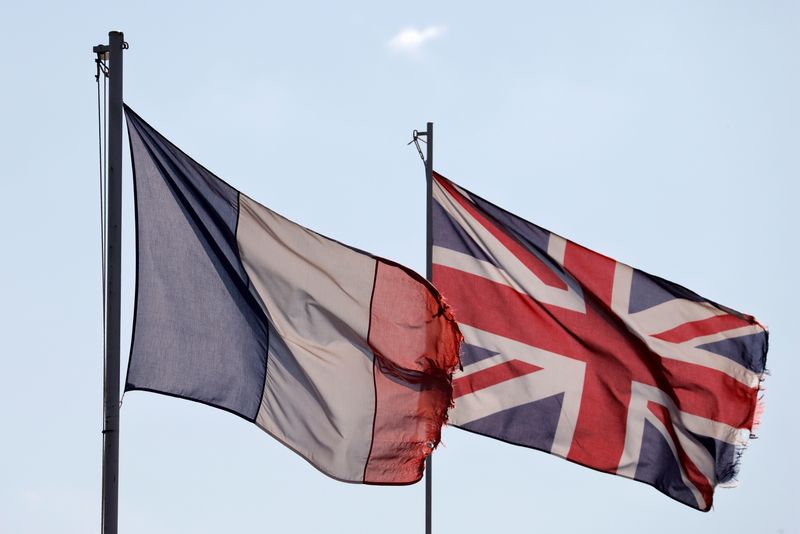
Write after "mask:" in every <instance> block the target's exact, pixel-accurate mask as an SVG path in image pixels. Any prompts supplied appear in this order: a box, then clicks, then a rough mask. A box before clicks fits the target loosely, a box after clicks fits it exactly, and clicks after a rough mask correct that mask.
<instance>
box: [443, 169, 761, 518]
mask: <svg viewBox="0 0 800 534" xmlns="http://www.w3.org/2000/svg"><path fill="white" fill-rule="evenodd" d="M433 198H434V204H433V251H432V253H433V254H432V257H433V282H434V284H435V285H436V286H437V287H438V288H439V289H440V290H441V291H442V293H443V294H444V296H445V297H446V298H447V299H448V302H449V304H450V305H451V306H452V308H453V311H454V313H455V316H456V319H457V320H458V322H459V326H460V328H461V331H462V333H463V334H464V345H463V349H462V362H463V371H460V372H458V373H457V374H456V375H455V377H454V382H453V387H454V398H455V407H454V408H453V409H452V410H451V414H450V422H451V424H453V425H455V426H458V427H460V428H463V429H466V430H470V431H472V432H476V433H478V434H483V435H486V436H490V437H493V438H496V439H500V440H503V441H506V442H509V443H513V444H517V445H522V446H526V447H531V448H534V449H539V450H542V451H546V452H550V453H552V454H555V455H558V456H561V457H563V458H566V459H568V460H571V461H573V462H576V463H579V464H582V465H585V466H588V467H591V468H594V469H597V470H600V471H604V472H608V473H612V474H617V475H621V476H624V477H628V478H631V479H634V480H638V481H641V482H645V483H647V484H650V485H651V486H653V487H655V488H657V489H658V490H659V491H661V492H663V493H665V494H666V495H668V496H670V497H672V498H673V499H676V500H677V501H679V502H681V503H684V504H686V505H688V506H691V507H693V508H696V509H698V510H703V511H707V510H709V509H710V508H711V505H712V500H713V493H714V488H715V487H716V486H717V485H720V484H726V483H731V482H733V481H734V479H735V476H736V471H737V468H738V462H739V457H740V453H741V450H742V448H743V447H744V446H746V444H747V442H748V440H749V438H750V436H751V433H752V431H753V427H754V425H755V423H756V419H757V412H758V409H759V407H758V399H759V391H760V386H761V381H762V380H763V376H764V372H765V364H766V357H767V332H766V329H765V328H764V327H763V326H761V325H760V324H759V323H758V321H756V320H755V318H753V317H751V316H749V315H745V314H742V313H739V312H737V311H734V310H732V309H730V308H727V307H725V306H721V305H719V304H716V303H714V302H711V301H709V300H707V299H704V298H703V297H700V296H699V295H697V294H696V293H694V292H692V291H690V290H688V289H686V288H684V287H681V286H679V285H677V284H674V283H671V282H668V281H666V280H663V279H661V278H658V277H656V276H652V275H649V274H647V273H645V272H643V271H640V270H638V269H634V268H632V267H629V266H627V265H625V264H623V263H620V262H617V261H615V260H613V259H611V258H608V257H606V256H603V255H602V254H598V253H597V252H593V251H591V250H588V249H586V248H585V247H582V246H580V245H578V244H575V243H573V242H571V241H568V240H566V239H564V238H562V237H560V236H558V235H556V234H554V233H552V232H549V231H547V230H545V229H543V228H540V227H538V226H536V225H534V224H532V223H530V222H527V221H525V220H523V219H521V218H519V217H517V216H515V215H513V214H511V213H508V212H506V211H504V210H502V209H501V208H498V207H497V206H495V205H493V204H491V203H489V202H487V201H485V200H483V199H482V198H480V197H478V196H476V195H474V194H472V193H470V192H469V191H466V190H465V189H463V188H461V187H459V186H457V185H456V184H454V183H453V182H451V181H449V180H447V179H446V178H444V177H443V176H441V175H438V174H436V173H434V183H433Z"/></svg>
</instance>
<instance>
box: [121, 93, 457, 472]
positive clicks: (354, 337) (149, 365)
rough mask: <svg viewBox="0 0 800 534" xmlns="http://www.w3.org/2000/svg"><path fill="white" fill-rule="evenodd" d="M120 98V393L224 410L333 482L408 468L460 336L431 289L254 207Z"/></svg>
mask: <svg viewBox="0 0 800 534" xmlns="http://www.w3.org/2000/svg"><path fill="white" fill-rule="evenodd" d="M125 111H126V115H127V122H128V134H129V140H130V147H131V153H132V160H133V166H134V191H135V199H136V252H137V253H136V277H137V280H136V299H135V316H134V330H133V339H132V342H131V353H130V359H129V364H128V373H127V379H126V384H125V391H132V390H144V391H152V392H156V393H162V394H165V395H171V396H174V397H179V398H183V399H188V400H192V401H197V402H201V403H204V404H208V405H210V406H214V407H216V408H220V409H223V410H227V411H229V412H232V413H234V414H236V415H239V416H241V417H243V418H244V419H246V420H248V421H250V422H252V423H254V424H256V425H257V426H258V427H260V428H261V429H263V430H264V431H266V432H267V433H269V434H270V435H272V436H273V437H274V438H276V439H277V440H279V441H281V442H282V443H284V444H285V445H286V446H288V447H289V448H291V449H292V450H294V451H295V452H297V453H298V454H299V455H300V456H302V457H303V458H305V459H306V460H307V461H308V462H310V463H311V464H312V465H313V466H314V467H316V468H317V469H319V470H320V471H322V472H323V473H325V474H326V475H328V476H330V477H333V478H335V479H338V480H342V481H346V482H358V483H367V484H409V483H413V482H416V481H418V480H419V479H420V478H421V476H422V472H423V466H424V460H425V458H426V457H427V456H428V455H429V454H430V453H431V452H432V451H433V449H434V448H435V447H436V445H437V444H438V443H439V439H440V433H441V426H442V424H443V423H444V422H445V420H446V416H447V415H446V414H447V409H448V408H449V406H450V404H451V401H452V385H451V384H452V383H451V375H452V372H453V370H454V369H455V368H456V366H457V365H458V353H459V344H460V341H461V334H460V332H459V330H458V327H457V325H456V323H455V322H454V321H453V318H452V315H451V314H450V312H449V310H448V308H447V306H446V305H445V304H444V302H443V300H442V298H441V296H440V295H439V293H438V292H437V291H436V290H435V289H434V288H433V287H432V286H431V285H430V284H428V283H427V282H426V281H425V280H424V279H422V278H421V277H420V276H419V275H417V274H415V273H414V272H412V271H410V270H408V269H406V268H404V267H402V266H400V265H397V264H395V263H393V262H390V261H387V260H384V259H381V258H377V257H375V256H372V255H370V254H367V253H364V252H361V251H358V250H355V249H353V248H351V247H348V246H345V245H342V244H341V243H338V242H336V241H334V240H331V239H328V238H326V237H324V236H322V235H320V234H317V233H315V232H313V231H311V230H309V229H307V228H304V227H302V226H300V225H298V224H295V223H293V222H292V221H290V220H288V219H286V218H284V217H282V216H280V215H278V214H277V213H275V212H273V211H271V210H270V209H268V208H266V207H264V206H262V205H260V204H258V203H257V202H255V201H254V200H252V199H250V198H248V197H247V196H245V195H243V194H242V193H240V192H239V191H237V190H236V189H234V188H233V187H231V186H230V185H228V184H227V183H226V182H224V181H223V180H221V179H219V178H217V177H216V176H214V175H213V174H212V173H211V172H209V171H208V170H207V169H205V168H204V167H202V166H201V165H200V164H198V163H197V162H195V161H194V160H192V159H191V158H189V157H188V156H187V155H186V154H184V153H183V152H182V151H181V150H180V149H178V148H177V147H176V146H175V145H173V144H172V143H170V142H169V141H168V140H167V139H165V138H164V137H163V136H161V134H159V133H158V132H157V131H155V130H154V129H153V128H152V127H151V126H150V125H149V124H147V123H146V122H145V121H143V120H142V119H141V118H140V117H139V116H138V115H137V114H136V113H135V112H133V111H132V110H131V109H130V108H128V107H126V108H125Z"/></svg>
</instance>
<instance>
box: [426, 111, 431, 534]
mask: <svg viewBox="0 0 800 534" xmlns="http://www.w3.org/2000/svg"><path fill="white" fill-rule="evenodd" d="M425 141H426V146H427V148H428V150H427V156H426V158H425V180H426V182H427V187H428V192H427V206H426V221H427V223H426V242H427V246H426V257H425V276H426V278H427V279H428V281H429V282H431V281H433V260H432V253H433V123H432V122H429V123H428V126H427V129H426V131H425ZM432 500H433V455H430V456H428V458H427V459H426V460H425V534H431V532H432V526H431V519H432Z"/></svg>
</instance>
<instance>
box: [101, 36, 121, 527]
mask: <svg viewBox="0 0 800 534" xmlns="http://www.w3.org/2000/svg"><path fill="white" fill-rule="evenodd" d="M123 43H124V39H123V35H122V32H109V33H108V48H109V62H108V78H109V96H108V147H107V150H108V211H107V213H108V222H107V230H106V231H107V232H108V233H107V237H106V246H107V249H106V254H107V260H106V261H107V263H106V266H107V280H106V284H107V285H106V287H107V294H106V303H107V307H106V340H105V346H106V351H105V366H104V369H105V370H104V376H103V497H102V499H103V512H102V513H103V515H102V534H117V508H118V507H117V505H118V500H119V491H118V490H119V330H120V327H119V322H120V321H119V313H120V279H121V277H120V271H121V266H122V265H121V264H122V254H121V244H122V232H121V229H122V228H121V227H122V50H123Z"/></svg>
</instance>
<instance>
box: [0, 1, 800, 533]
mask: <svg viewBox="0 0 800 534" xmlns="http://www.w3.org/2000/svg"><path fill="white" fill-rule="evenodd" d="M109 4H110V5H112V6H113V7H108V5H109ZM523 4H524V7H523ZM798 28H800V4H798V3H796V2H789V1H786V2H780V1H773V0H763V1H750V2H744V1H719V2H714V1H699V2H698V1H694V0H686V1H674V2H666V1H665V2H648V1H645V2H641V1H630V2H616V1H613V2H539V1H536V2H525V3H523V2H488V3H487V2H481V3H466V2H450V3H436V4H435V5H434V4H433V3H432V2H418V1H414V0H412V1H408V2H394V3H391V4H389V3H385V2H361V3H344V2H337V3H333V2H319V3H309V2H253V3H250V4H245V3H239V2H206V1H194V2H188V1H187V2H164V1H161V2H152V1H143V2H133V1H131V2H110V3H103V2H85V1H80V2H79V1H74V2H41V1H31V2H10V3H6V4H4V6H3V9H2V15H0V64H2V66H3V77H2V82H1V83H0V102H2V104H0V126H2V127H0V161H2V166H3V172H2V179H0V232H1V234H0V235H2V244H3V250H4V253H3V255H2V261H0V302H2V304H1V305H0V425H2V431H0V533H3V534H6V533H7V534H16V533H28V532H29V533H37V534H39V533H41V534H45V533H47V534H49V533H54V532H59V533H65V534H84V533H86V532H95V531H97V530H98V525H99V514H100V458H101V434H100V429H101V413H102V411H101V400H102V349H101V324H102V323H101V313H100V312H101V293H100V235H99V208H98V198H99V192H98V191H99V190H98V180H99V179H98V161H97V157H98V156H97V129H96V128H97V123H96V120H97V119H96V93H95V84H94V63H93V59H94V58H93V55H92V53H91V47H92V45H94V44H97V43H101V42H106V39H107V32H108V30H111V29H118V30H122V31H124V32H125V37H126V40H127V41H128V42H129V43H130V50H128V51H127V53H126V58H125V100H126V102H127V103H128V104H129V105H131V106H132V107H133V108H134V109H135V110H136V111H137V112H138V113H139V114H140V115H142V117H143V118H144V119H145V120H147V121H149V122H150V123H151V124H152V125H154V126H155V127H156V128H157V129H159V130H160V131H161V132H162V133H163V134H165V135H166V136H167V137H168V138H170V139H171V140H172V141H174V142H175V143H176V144H177V145H178V146H180V147H182V148H183V149H184V150H185V151H186V152H187V153H189V154H190V155H192V156H193V157H195V158H196V159H197V160H198V161H200V162H201V163H203V164H204V165H206V166H207V167H208V168H209V169H211V170H212V171H214V172H215V173H217V174H218V175H219V176H221V177H222V178H224V179H226V180H227V181H228V182H230V183H231V184H233V185H234V186H236V187H237V188H239V189H240V190H242V191H244V192H245V193H247V194H248V195H249V196H251V197H252V198H255V199H257V200H259V201H260V202H262V203H264V204H266V205H267V206H269V207H271V208H272V209H274V210H276V211H278V212H280V213H282V214H284V215H286V216H288V217H290V218H292V219H294V220H295V221H297V222H299V223H301V224H304V225H306V226H309V227H311V228H313V229H315V230H318V231H320V232H322V233H324V234H326V235H328V236H331V237H334V238H336V239H338V240H341V241H344V242H346V243H349V244H351V245H354V246H357V247H359V248H362V249H366V250H369V251H371V252H374V253H376V254H379V255H382V256H386V257H389V258H392V259H395V260H398V261H400V262H402V263H405V264H406V265H408V266H410V267H413V268H415V269H416V270H417V271H420V272H424V259H425V248H424V247H425V225H424V201H425V199H424V195H425V188H424V173H423V168H422V164H421V162H420V160H419V158H418V156H417V154H416V152H415V150H414V149H413V147H407V146H406V145H405V143H406V142H407V141H409V139H410V137H411V131H412V130H413V129H414V128H420V129H421V128H424V126H425V122H426V121H429V120H430V121H434V123H435V134H436V145H435V167H436V169H437V170H439V171H440V172H441V173H443V174H444V175H446V176H448V177H449V178H451V179H453V180H455V181H456V182H459V183H461V184H462V185H464V186H465V187H467V188H469V189H470V190H472V191H474V192H476V193H478V194H480V195H481V196H483V197H485V198H487V199H489V200H492V201H494V202H495V203H497V204H499V205H501V206H503V207H505V208H507V209H509V210H511V211H513V212H515V213H517V214H519V215H521V216H523V217H525V218H527V219H529V220H531V221H533V222H535V223H537V224H539V225H541V226H544V227H546V228H549V229H551V230H553V231H555V232H558V233H559V234H561V235H564V236H565V237H568V238H571V239H573V240H575V241H577V242H579V243H582V244H584V245H587V246H589V247H591V248H594V249H596V250H598V251H600V252H603V253H605V254H608V255H611V256H613V257H615V258H617V259H619V260H621V261H625V262H626V263H628V264H631V265H633V266H635V267H639V268H641V269H644V270H646V271H648V272H652V273H654V274H658V275H660V276H662V277H664V278H667V279H670V280H673V281H675V282H678V283H680V284H682V285H685V286H687V287H689V288H691V289H694V290H695V291H697V292H699V293H701V294H702V295H704V296H706V297H708V298H710V299H712V300H715V301H718V302H721V303H723V304H726V305H728V306H731V307H733V308H736V309H738V310H741V311H743V312H746V313H750V314H753V315H755V316H756V317H758V318H759V319H760V320H761V321H762V322H763V323H765V324H766V325H768V326H769V327H770V330H771V342H772V343H771V350H770V354H769V360H768V366H769V368H770V369H771V371H772V376H771V377H770V378H769V380H768V381H767V392H766V393H767V396H766V402H767V411H766V414H765V416H764V419H763V424H762V427H761V429H760V431H759V435H760V439H758V440H757V441H754V442H753V443H752V445H751V447H750V449H749V450H748V451H747V452H746V454H745V456H744V459H743V466H742V470H741V474H740V478H741V486H740V487H739V488H736V489H732V490H718V491H717V496H716V505H715V509H714V510H713V511H712V512H710V513H708V514H702V513H700V512H696V511H694V510H691V509H689V508H687V507H685V506H683V505H680V504H678V503H676V502H674V501H672V500H670V499H669V498H667V497H665V496H663V495H661V494H660V493H658V492H657V491H655V490H653V489H652V488H650V487H647V486H645V485H643V484H639V483H635V482H632V481H629V480H626V479H622V478H619V477H613V476H609V475H604V474H600V473H596V472H594V471H592V470H589V469H586V468H582V467H579V466H577V465H573V464H570V463H569V462H566V461H563V460H561V459H558V458H555V457H551V456H549V455H547V454H544V453H540V452H536V451H531V450H527V449H523V448H519V447H514V446H511V445H506V444H503V443H500V442H497V441H493V440H491V439H488V438H484V437H480V436H476V435H472V434H468V433H465V432H462V431H460V430H458V429H454V428H450V429H447V430H446V432H445V434H444V446H443V447H442V448H441V449H439V450H438V451H437V452H436V455H435V492H434V508H435V509H434V512H435V515H434V532H437V533H458V534H461V533H464V532H559V533H567V532H569V533H571V532H575V533H583V532H609V533H610V532H613V533H627V532H643V531H649V532H657V533H662V532H663V533H666V532H687V533H693V532H704V533H707V532H728V533H740V532H741V533H774V534H778V533H783V534H790V533H800V511H798V506H797V495H796V493H797V492H796V490H795V487H794V486H795V485H796V479H797V477H798V475H797V473H798V472H800V455H799V454H798V453H797V447H798V443H800V430H799V429H798V428H799V427H798V416H797V408H798V396H797V390H798V380H800V362H798V351H797V349H796V343H794V342H793V341H792V337H791V336H792V335H794V334H795V333H797V331H798V327H797V312H796V311H795V309H794V308H795V306H796V305H797V302H798V297H800V295H799V294H798V290H797V283H796V282H795V280H796V277H797V274H796V272H795V271H796V265H797V264H798V260H799V259H800V254H799V253H798V250H797V237H796V233H797V231H798V229H799V227H800V225H799V224H798V223H799V222H800V217H799V216H798V209H797V207H796V205H797V199H798V195H799V193H800V187H799V186H798V178H799V177H800V172H799V171H800V157H799V156H798V154H800V152H799V151H798V146H799V143H800V126H799V125H800V106H799V105H798V95H800V54H798V52H800V46H799V45H800V32H798ZM126 152H127V145H126ZM130 192H131V184H130V166H129V160H128V155H127V153H126V174H125V199H124V202H125V204H124V207H125V224H126V226H125V228H124V238H125V242H124V246H125V253H124V256H125V264H124V271H123V280H124V282H123V285H124V295H123V296H124V299H125V300H124V302H125V305H124V309H125V312H124V314H123V338H124V339H123V348H122V351H123V354H127V350H128V337H129V333H130V324H131V304H132V300H131V299H132V295H133V271H132V266H133V262H132V260H133V254H132V252H133V249H132V247H133V232H132V224H131V222H132V217H131V214H132V196H131V194H130ZM124 364H125V362H123V367H124ZM121 417H122V430H121V473H120V527H121V532H123V533H133V532H147V533H152V534H162V533H192V534H201V533H212V532H213V533H217V532H342V533H359V532H376V531H379V532H384V533H407V532H422V528H423V520H424V509H423V504H424V485H423V484H417V485H415V486H411V487H401V488H380V487H362V486H354V485H347V484H343V483H339V482H335V481H333V480H330V479H328V478H326V477H325V476H323V475H321V474H320V473H319V472H317V471H316V470H315V469H313V468H312V467H311V466H309V465H308V464H307V463H306V462H305V461H304V460H302V459H301V458H299V457H298V456H296V455H295V454H294V453H292V452H291V451H289V450H288V449H286V448H284V447H282V446H281V445H279V444H278V443H277V442H275V441H274V440H273V439H271V438H270V437H269V436H267V435H266V434H264V433H262V432H261V431H259V430H258V429H257V428H256V427H255V426H253V425H250V424H248V423H246V422H245V421H243V420H241V419H239V418H237V417H234V416H232V415H230V414H227V413H224V412H222V411H218V410H214V409H211V408H208V407H205V406H202V405H199V404H193V403H190V402H186V401H181V400H176V399H171V398H167V397H162V396H158V395H153V394H148V393H142V392H133V393H131V394H129V395H127V396H126V397H125V399H124V404H123V407H122V411H121Z"/></svg>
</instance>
